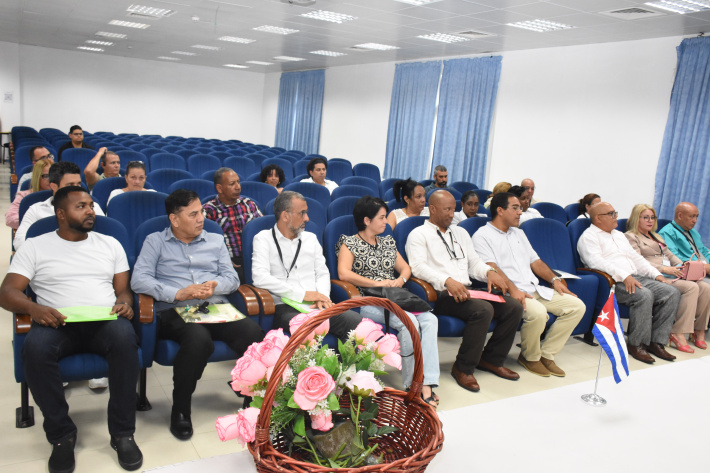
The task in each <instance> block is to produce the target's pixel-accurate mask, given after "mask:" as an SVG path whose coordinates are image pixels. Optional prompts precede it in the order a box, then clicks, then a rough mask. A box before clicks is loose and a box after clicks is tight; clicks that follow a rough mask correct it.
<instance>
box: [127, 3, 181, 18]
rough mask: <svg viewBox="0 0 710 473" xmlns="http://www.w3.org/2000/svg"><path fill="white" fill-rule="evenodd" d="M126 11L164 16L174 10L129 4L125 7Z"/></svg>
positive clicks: (157, 16) (158, 16)
mask: <svg viewBox="0 0 710 473" xmlns="http://www.w3.org/2000/svg"><path fill="white" fill-rule="evenodd" d="M126 11H127V12H128V13H135V14H138V15H143V16H151V17H153V18H164V17H166V16H170V15H172V14H173V13H175V10H168V9H167V8H153V7H144V6H142V5H131V6H130V7H128V8H127V9H126Z"/></svg>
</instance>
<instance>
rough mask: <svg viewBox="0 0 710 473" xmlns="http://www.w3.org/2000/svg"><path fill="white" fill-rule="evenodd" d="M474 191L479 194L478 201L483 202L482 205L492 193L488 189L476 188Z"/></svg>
mask: <svg viewBox="0 0 710 473" xmlns="http://www.w3.org/2000/svg"><path fill="white" fill-rule="evenodd" d="M473 192H475V193H476V195H477V196H478V201H479V202H480V203H481V206H483V204H484V203H485V202H486V200H488V196H489V195H491V194H492V192H491V191H489V190H486V189H474V190H473Z"/></svg>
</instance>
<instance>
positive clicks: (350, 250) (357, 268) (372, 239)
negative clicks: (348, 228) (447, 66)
mask: <svg viewBox="0 0 710 473" xmlns="http://www.w3.org/2000/svg"><path fill="white" fill-rule="evenodd" d="M420 187H421V186H420ZM387 210H389V209H388V208H387V204H385V202H384V201H383V200H382V199H379V198H377V197H372V196H369V195H368V196H365V197H363V198H361V199H360V200H358V201H357V202H356V203H355V207H354V209H353V217H354V218H355V225H357V228H358V232H357V235H352V236H345V235H342V236H341V237H340V240H339V241H338V243H337V245H336V250H335V252H336V255H337V256H338V277H339V278H340V279H342V280H343V281H346V282H349V283H351V284H354V285H355V286H358V289H359V290H360V293H361V294H362V289H360V288H362V287H402V285H404V283H405V282H406V281H407V279H408V278H409V277H410V276H411V274H412V270H411V269H410V268H409V265H408V264H407V263H406V262H405V261H404V258H402V255H400V254H399V252H398V251H397V245H396V244H395V241H394V238H392V236H389V235H388V236H385V237H379V236H378V235H380V234H381V233H382V232H384V231H385V229H386V228H387V220H386V219H385V216H386V215H387ZM395 271H396V272H397V273H398V274H399V277H395ZM360 315H362V316H363V317H367V318H369V319H371V320H374V321H375V322H379V323H384V321H385V317H384V309H382V308H381V307H363V308H362V309H361V310H360ZM407 315H408V316H409V320H411V321H412V323H413V324H414V326H415V327H417V329H418V331H419V337H420V339H421V347H422V358H423V363H424V386H423V387H422V393H421V394H422V399H424V401H425V402H426V403H427V404H429V405H431V406H432V407H434V408H436V407H437V405H438V403H439V397H438V396H437V395H436V394H435V393H434V391H433V390H432V388H435V387H436V386H438V385H439V351H438V346H437V334H438V321H437V318H436V316H435V315H434V314H432V313H431V312H422V313H419V314H417V315H414V314H412V313H409V312H407ZM390 325H391V327H392V328H394V329H395V330H397V331H398V332H399V333H398V335H397V338H398V339H399V344H400V353H401V355H402V382H403V384H404V387H405V389H407V388H409V386H410V385H411V383H412V376H413V374H414V357H413V356H411V355H412V353H413V348H412V338H411V336H410V335H409V332H408V331H407V329H406V328H405V327H404V325H403V324H402V322H401V321H400V320H399V319H398V318H397V317H396V316H392V317H390Z"/></svg>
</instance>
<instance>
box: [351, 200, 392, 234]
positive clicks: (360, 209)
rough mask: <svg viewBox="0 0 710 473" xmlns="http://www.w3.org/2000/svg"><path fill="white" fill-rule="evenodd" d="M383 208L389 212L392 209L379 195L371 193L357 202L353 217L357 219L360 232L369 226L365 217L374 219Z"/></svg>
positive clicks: (356, 223)
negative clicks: (374, 195) (375, 195)
mask: <svg viewBox="0 0 710 473" xmlns="http://www.w3.org/2000/svg"><path fill="white" fill-rule="evenodd" d="M382 208H384V209H385V213H389V211H390V209H389V207H387V204H385V201H384V200H382V199H380V198H379V197H373V196H371V195H366V196H364V197H361V198H360V199H359V200H358V201H357V202H355V207H353V218H354V219H355V225H356V226H357V230H358V231H359V232H361V231H363V230H365V228H367V226H366V225H365V217H367V218H369V219H370V220H372V219H373V218H375V216H376V215H377V213H378V212H379V211H380V209H382Z"/></svg>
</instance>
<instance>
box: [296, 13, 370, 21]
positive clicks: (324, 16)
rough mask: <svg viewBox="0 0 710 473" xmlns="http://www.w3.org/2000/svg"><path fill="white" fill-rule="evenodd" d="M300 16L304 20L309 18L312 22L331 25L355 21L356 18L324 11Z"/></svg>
mask: <svg viewBox="0 0 710 473" xmlns="http://www.w3.org/2000/svg"><path fill="white" fill-rule="evenodd" d="M301 16H302V17H304V18H311V19H313V20H322V21H330V22H331V23H344V22H346V21H351V20H357V17H355V16H350V15H346V14H344V13H335V12H332V11H325V10H317V11H312V12H308V13H303V14H302V15H301Z"/></svg>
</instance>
